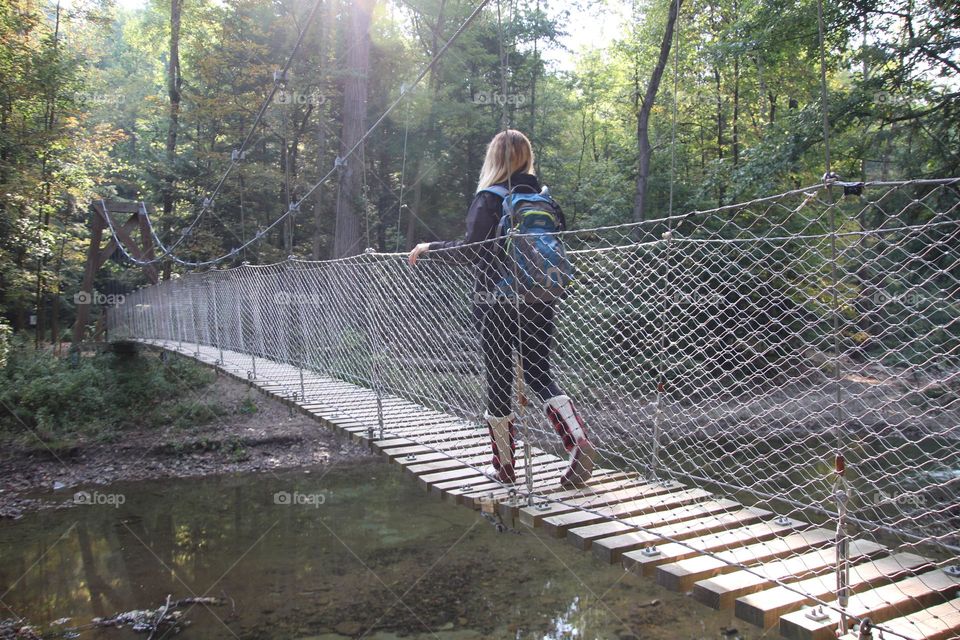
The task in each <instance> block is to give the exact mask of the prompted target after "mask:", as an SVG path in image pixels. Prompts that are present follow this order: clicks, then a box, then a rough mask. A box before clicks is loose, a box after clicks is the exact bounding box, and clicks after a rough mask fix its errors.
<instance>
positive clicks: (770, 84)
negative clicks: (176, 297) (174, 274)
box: [0, 0, 960, 340]
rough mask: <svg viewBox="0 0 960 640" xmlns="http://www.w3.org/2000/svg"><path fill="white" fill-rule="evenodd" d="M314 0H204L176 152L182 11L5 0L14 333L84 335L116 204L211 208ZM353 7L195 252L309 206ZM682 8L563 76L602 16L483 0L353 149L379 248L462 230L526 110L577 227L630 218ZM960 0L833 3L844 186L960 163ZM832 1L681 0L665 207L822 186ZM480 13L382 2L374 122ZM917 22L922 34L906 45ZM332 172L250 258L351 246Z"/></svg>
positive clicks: (107, 274)
mask: <svg viewBox="0 0 960 640" xmlns="http://www.w3.org/2000/svg"><path fill="white" fill-rule="evenodd" d="M310 6H312V1H308V0H294V1H292V2H279V3H262V2H255V1H253V0H227V1H226V2H215V1H214V0H198V1H196V2H190V3H184V5H183V15H182V20H181V32H180V73H181V76H182V78H183V81H184V82H183V87H182V96H181V98H182V99H181V103H180V108H179V112H178V114H177V118H178V126H177V127H176V129H175V132H176V134H177V136H176V148H175V150H174V152H173V153H172V154H168V153H167V150H166V145H167V139H168V133H169V131H170V130H171V126H172V125H171V120H170V116H171V109H170V106H171V105H170V97H169V95H168V91H167V87H166V73H167V65H168V64H169V46H170V39H171V32H170V15H169V11H170V5H169V3H154V2H151V3H147V4H146V5H145V6H143V7H142V8H138V9H134V10H128V9H121V8H119V7H117V6H116V5H115V4H112V3H99V2H81V3H79V4H78V6H77V7H76V8H74V9H71V10H70V11H65V10H61V11H60V12H59V14H58V13H57V12H56V10H55V9H54V8H53V7H52V6H46V5H44V4H43V3H42V1H41V0H11V1H9V2H6V3H3V4H2V5H0V75H2V77H3V78H4V83H3V86H2V87H0V283H2V286H0V314H3V315H6V316H7V317H9V318H10V319H11V320H12V323H13V325H14V327H15V329H17V330H25V329H26V328H27V327H28V326H29V322H28V318H29V317H30V315H33V314H36V315H37V316H38V320H39V323H40V326H39V327H38V334H39V335H40V336H50V339H51V340H55V339H57V338H59V337H62V336H63V335H64V332H63V327H66V326H69V324H70V321H71V319H72V313H73V304H72V294H73V293H75V292H76V290H77V287H78V284H79V282H80V278H81V274H82V267H83V262H84V259H85V250H86V243H87V242H88V229H87V226H88V215H87V211H88V206H89V204H90V202H91V201H92V200H93V199H95V198H99V197H104V196H107V197H121V198H129V199H139V198H143V199H145V200H146V201H147V202H148V203H149V204H153V205H155V206H157V207H158V208H159V209H160V210H161V212H162V194H163V192H164V190H165V189H167V188H168V185H169V186H170V188H171V189H172V197H173V211H172V212H170V213H169V214H166V215H164V214H162V213H159V214H157V216H156V223H157V228H158V231H159V232H160V233H161V235H164V236H168V237H175V236H176V232H177V231H178V230H179V229H181V228H182V227H183V226H184V225H185V224H186V223H187V221H189V220H191V219H192V218H193V216H194V214H195V213H196V212H197V205H198V200H199V199H201V198H202V194H205V193H207V192H208V190H209V188H210V185H211V184H212V183H215V182H216V181H217V179H218V178H219V177H220V175H221V174H222V172H223V171H224V169H225V168H226V167H227V166H228V164H229V162H230V153H231V150H232V149H234V148H235V147H236V146H237V145H238V144H239V142H240V141H241V140H243V139H244V137H245V136H246V135H247V133H248V132H249V127H250V124H251V122H252V118H253V114H255V113H256V112H257V111H258V109H259V108H260V105H261V102H262V101H263V99H264V97H265V95H266V94H267V92H268V91H269V89H270V88H271V86H272V85H271V83H272V73H273V71H274V70H275V69H276V68H278V67H279V66H281V65H282V64H283V63H284V62H285V60H286V56H287V55H288V53H289V51H290V48H291V46H292V43H293V41H294V40H295V38H296V37H297V36H298V35H299V29H300V28H301V27H302V25H303V19H304V17H305V14H306V12H307V10H308V9H309V7H310ZM351 6H352V5H351V4H350V3H347V2H345V1H344V0H326V1H325V2H324V3H323V5H322V7H321V9H320V14H319V15H318V18H317V20H316V21H315V23H314V24H313V26H312V27H311V28H310V30H309V31H307V32H306V34H305V38H304V43H303V47H302V49H301V53H300V55H298V56H297V58H296V59H295V60H294V63H293V67H292V70H291V74H290V78H289V80H288V82H287V83H286V85H284V87H283V88H282V92H283V94H284V95H286V96H288V97H290V98H291V99H290V100H287V101H285V102H284V101H279V100H274V101H273V102H271V103H270V104H268V105H267V107H266V110H265V111H264V114H263V119H262V121H261V124H260V126H259V127H258V129H257V130H256V131H255V132H254V135H253V136H252V137H251V138H250V142H249V144H248V146H247V150H246V157H245V159H244V161H243V162H242V164H241V165H239V166H238V167H236V168H235V169H234V171H233V172H232V173H231V175H230V176H229V178H228V179H227V180H226V181H224V182H223V184H222V188H221V191H220V193H219V195H218V197H217V199H216V206H215V209H214V211H213V215H207V216H205V217H204V219H203V221H202V222H201V224H199V225H198V226H197V227H196V228H195V229H194V231H193V233H192V234H191V236H190V237H189V238H188V239H187V241H185V242H184V243H183V244H182V245H181V251H180V253H182V255H183V256H184V257H186V258H209V257H211V256H213V255H220V254H223V253H225V252H227V251H229V250H230V249H231V248H233V247H236V246H238V245H239V244H241V243H242V242H244V241H246V240H248V239H250V238H251V237H252V236H253V235H254V234H256V233H258V232H259V231H260V230H265V229H266V228H267V227H268V225H270V223H271V222H272V221H274V220H275V219H276V218H277V217H278V216H279V215H281V214H282V213H283V212H284V211H285V210H286V208H287V200H288V197H289V198H292V199H295V198H297V197H299V196H300V195H302V194H304V193H305V192H306V190H307V189H308V188H309V187H311V186H312V185H313V184H314V183H315V181H317V180H318V179H319V178H320V177H322V176H324V175H326V174H327V173H328V172H329V171H330V168H331V167H332V166H333V165H334V161H335V159H336V158H337V157H338V156H339V155H340V154H341V153H342V151H343V150H342V149H341V148H340V144H339V137H340V134H341V130H342V126H343V124H344V118H343V116H344V106H343V95H342V93H343V91H342V87H343V85H344V84H345V82H346V80H348V79H349V78H351V77H353V76H354V75H355V74H356V70H353V69H348V68H346V66H345V65H346V62H345V60H346V53H347V51H348V50H349V49H350V48H351V47H353V46H354V45H355V43H353V42H351V37H350V35H349V26H350V25H349V23H350V20H349V14H350V7H351ZM668 6H669V3H668V2H666V1H665V0H647V1H645V2H633V3H618V2H614V3H612V4H610V6H609V10H610V11H611V12H614V11H619V12H620V14H621V15H623V16H625V17H626V19H625V20H622V21H621V22H623V24H624V27H623V29H622V31H621V34H620V37H619V39H617V40H615V41H614V42H612V43H610V44H609V45H608V46H605V47H600V48H596V49H585V50H584V51H581V52H577V53H576V54H571V58H570V59H569V61H568V63H567V65H566V68H562V69H561V68H557V66H556V65H552V64H549V63H548V62H547V54H546V53H545V52H546V50H547V49H548V48H550V47H553V46H557V45H558V44H562V43H563V42H564V41H563V39H562V38H563V34H564V32H565V31H567V32H571V31H574V30H576V29H578V28H580V26H579V25H578V24H577V22H576V18H577V14H576V9H574V8H573V7H572V6H571V10H572V11H573V13H572V14H571V15H569V16H565V15H564V13H563V10H564V8H565V7H563V6H562V5H557V6H550V5H547V4H546V3H541V2H539V1H538V0H522V1H520V2H516V3H513V4H511V5H510V7H509V8H504V9H505V12H504V13H503V14H502V15H501V18H502V23H501V24H498V20H497V15H496V12H495V11H492V10H490V11H485V12H482V13H481V14H480V15H479V16H478V18H477V19H476V21H475V22H474V23H473V24H472V25H471V27H470V28H469V29H467V30H466V31H465V32H464V33H463V34H462V35H461V37H460V39H459V40H458V41H457V42H456V44H454V45H453V46H452V47H451V48H450V49H449V51H448V52H447V54H446V55H444V57H443V58H442V60H441V61H440V63H439V64H437V65H436V66H434V67H433V69H431V71H430V73H428V74H427V76H426V77H425V78H424V79H423V81H422V82H421V83H420V84H419V85H418V86H417V87H415V88H409V86H408V87H407V88H408V89H409V91H408V92H407V93H406V96H407V97H406V100H405V101H404V103H402V104H401V105H400V106H399V107H398V108H397V109H395V110H394V111H393V112H392V113H391V114H390V115H389V116H388V117H386V118H385V119H384V120H383V121H382V122H381V124H380V125H379V127H378V129H377V130H376V131H374V132H373V135H372V136H371V138H370V139H369V140H368V142H367V144H366V145H365V147H364V149H363V153H362V154H358V155H357V156H356V157H354V158H351V160H350V162H351V163H352V166H361V167H362V170H363V176H364V187H363V192H362V194H359V196H358V197H359V198H360V199H362V200H363V202H362V206H358V207H357V210H358V211H361V212H362V215H363V219H362V220H361V228H362V232H361V236H362V237H361V245H362V246H358V247H357V250H360V249H362V248H363V247H365V246H374V247H376V248H378V249H380V250H391V251H392V250H396V249H404V248H405V247H408V246H410V245H412V244H413V243H415V242H417V241H421V240H432V239H449V238H453V237H457V236H459V235H461V234H462V233H463V217H464V211H465V207H466V205H467V204H468V202H469V200H470V198H471V195H472V193H473V191H474V188H475V186H476V177H477V174H478V171H479V168H480V164H481V162H482V159H483V154H484V149H485V145H486V143H487V142H488V141H489V139H490V137H491V136H492V134H493V133H494V132H495V131H497V130H498V129H499V128H501V127H502V126H503V124H504V122H509V123H510V124H511V125H512V126H515V127H517V128H520V129H522V130H524V131H526V132H527V133H529V134H530V136H531V138H532V140H533V143H534V146H535V150H536V153H537V157H538V162H537V169H538V172H539V173H540V174H541V175H542V177H543V178H544V181H545V182H546V183H547V184H549V185H550V187H551V189H552V192H553V193H554V195H555V196H556V197H557V198H558V200H559V201H560V202H561V203H562V204H563V206H564V209H565V211H566V212H567V216H568V220H569V221H570V222H571V224H572V225H573V226H575V227H580V228H586V227H590V226H596V225H612V224H617V223H623V222H629V221H631V220H632V219H633V218H634V217H635V212H634V211H633V208H634V193H635V189H636V180H637V171H638V162H637V157H638V151H637V148H638V145H637V114H638V110H639V108H640V106H641V100H642V98H641V96H643V95H644V92H645V88H646V83H647V81H648V79H649V77H650V72H651V70H652V68H653V67H654V64H655V62H656V59H657V56H658V54H659V46H660V41H661V39H662V37H663V29H664V23H665V17H666V15H667V8H668ZM945 7H946V5H944V4H943V3H937V2H933V1H931V0H920V1H919V2H916V3H912V4H910V5H909V6H908V7H901V6H900V3H894V2H892V1H891V0H883V1H881V2H879V3H874V4H871V5H869V6H868V5H862V4H861V5H857V4H842V3H841V4H827V5H826V15H825V21H826V27H827V29H826V35H827V40H826V42H825V52H826V55H825V59H824V63H825V65H826V80H827V86H828V90H829V99H828V107H829V108H828V115H829V119H830V124H831V128H830V142H831V152H832V153H831V159H832V168H833V169H834V170H836V171H838V172H839V173H840V174H841V176H842V177H844V178H847V179H881V180H888V179H902V178H911V177H931V176H935V177H942V176H948V175H955V174H957V173H958V171H960V157H958V155H957V154H956V152H955V150H956V149H957V148H960V109H957V108H956V104H957V100H956V98H957V85H956V82H955V73H956V70H957V69H958V68H960V67H958V65H960V61H958V60H957V53H956V52H957V48H956V47H955V46H953V45H954V44H955V43H956V41H957V38H958V37H960V33H958V25H957V22H956V18H955V16H953V15H952V14H951V13H950V12H949V11H948V10H947V8H945ZM816 8H817V7H816V3H815V2H813V0H796V1H794V2H786V1H785V0H685V1H684V3H683V6H682V9H681V13H680V18H679V23H678V25H679V28H680V30H681V37H680V39H679V42H680V44H681V46H680V48H679V50H675V51H672V52H671V56H670V58H669V62H668V64H667V67H666V69H665V73H664V77H663V82H662V84H661V88H660V91H659V94H658V95H657V97H656V102H655V104H654V108H653V111H652V115H651V121H650V140H651V143H652V146H653V153H652V158H651V171H650V181H649V187H648V200H647V202H648V205H647V210H646V211H645V212H644V216H645V217H647V218H653V217H660V216H662V215H664V214H666V213H669V212H671V203H672V212H673V213H679V212H682V211H685V210H691V209H709V208H711V207H713V206H716V205H721V204H729V203H732V202H736V201H742V200H746V199H749V198H753V197H756V196H759V195H766V194H770V193H774V192H779V191H782V190H784V189H788V188H795V187H797V186H800V185H804V184H810V183H813V182H816V181H817V180H819V178H820V176H821V175H822V174H823V171H824V169H825V166H824V162H825V160H824V151H825V149H824V141H823V127H822V120H823V118H822V116H823V105H822V104H821V96H820V74H819V70H820V53H819V43H818V39H817V29H816V15H817V12H816ZM471 10H472V6H471V5H469V4H454V5H451V4H450V3H444V2H440V1H438V0H410V1H405V2H402V3H395V2H393V1H392V0H384V1H383V2H380V3H378V4H377V5H376V6H375V10H374V13H373V21H372V28H371V33H370V39H371V48H370V65H369V71H368V73H367V83H368V92H367V93H368V96H367V114H366V115H367V123H368V124H370V123H372V122H374V121H375V120H376V119H377V118H378V117H379V116H380V114H381V113H383V112H384V111H385V110H386V109H387V107H388V106H389V105H390V104H392V103H393V101H394V100H395V99H396V98H397V97H398V96H399V95H400V92H401V89H402V88H403V87H404V85H409V83H410V82H411V81H412V80H413V78H414V77H415V76H416V74H417V72H418V71H419V70H420V69H421V68H423V66H424V65H425V64H426V63H427V62H428V61H429V60H430V59H431V58H432V57H433V55H434V54H435V53H436V51H437V49H438V48H439V47H440V46H441V45H442V43H443V42H444V41H445V40H446V39H447V38H448V37H449V36H450V35H452V33H453V31H454V30H455V28H456V27H457V26H458V25H460V24H461V23H462V22H463V20H464V19H465V18H466V17H467V15H468V14H469V12H470V11H471ZM591 10H600V9H591ZM905 12H906V13H905ZM611 15H612V13H611ZM58 19H59V20H58ZM903 20H907V23H908V24H910V25H912V26H911V28H912V29H913V32H912V33H911V34H910V35H909V37H907V36H905V35H904V32H903V29H904V27H903V24H902V21H903ZM864 31H866V32H865V33H864ZM501 45H502V48H503V50H502V51H501ZM501 53H502V54H503V59H501ZM674 55H676V56H677V58H676V60H675V59H674ZM502 63H503V64H502ZM504 84H505V85H506V86H505V88H504ZM674 87H676V89H674ZM674 114H676V117H675V118H674ZM335 182H336V181H335V179H331V180H330V181H328V183H327V184H326V185H325V186H323V187H321V188H319V189H318V190H317V191H316V192H314V194H313V196H312V197H311V199H310V200H309V201H307V202H306V203H304V207H303V211H302V213H301V214H300V215H298V216H296V217H294V218H293V219H291V222H290V224H289V226H288V225H275V226H273V227H272V228H271V229H270V231H269V232H264V235H263V238H262V240H261V241H260V242H258V243H257V244H256V245H255V246H253V247H251V248H250V249H248V250H247V251H245V252H242V253H238V254H237V255H236V256H235V259H234V260H233V263H234V264H237V263H239V262H241V261H243V260H250V261H252V262H260V263H264V262H271V261H275V260H279V259H282V258H284V257H286V256H287V255H289V254H290V253H294V254H296V255H300V256H308V255H312V256H315V257H318V258H325V257H329V255H330V247H331V246H332V245H333V241H332V240H333V235H334V233H335V220H336V218H337V215H336V214H337V204H336V203H337V201H338V195H337V189H336V186H335ZM401 195H402V200H401ZM288 239H289V242H290V244H289V246H288ZM128 266H129V265H124V264H122V261H119V260H118V261H117V262H112V261H111V262H108V263H107V264H106V266H105V267H104V269H103V270H102V271H101V273H100V274H99V275H98V277H97V282H96V283H95V285H96V288H97V289H98V290H100V291H104V292H118V291H124V290H127V289H129V288H132V287H136V286H139V285H141V284H143V282H144V278H143V275H142V273H141V272H140V271H139V270H137V269H132V268H127V267H128ZM174 268H176V267H174ZM38 310H39V312H38Z"/></svg>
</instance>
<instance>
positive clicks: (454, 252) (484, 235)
mask: <svg viewBox="0 0 960 640" xmlns="http://www.w3.org/2000/svg"><path fill="white" fill-rule="evenodd" d="M500 211H501V199H500V197H499V196H497V195H496V194H494V193H490V192H488V191H482V192H480V193H478V194H477V195H476V196H474V198H473V202H472V203H470V209H469V210H468V211H467V233H466V235H464V237H463V239H462V240H440V241H437V242H431V243H430V251H437V250H439V249H446V251H443V252H441V253H440V254H438V255H439V256H440V257H449V258H458V259H462V258H467V259H470V260H476V259H477V258H479V256H480V251H479V250H480V249H481V247H482V245H478V246H475V247H464V245H473V244H474V243H477V242H483V241H484V240H487V239H489V238H492V237H494V235H496V229H497V225H498V224H500Z"/></svg>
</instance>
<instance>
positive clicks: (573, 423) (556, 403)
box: [544, 395, 595, 487]
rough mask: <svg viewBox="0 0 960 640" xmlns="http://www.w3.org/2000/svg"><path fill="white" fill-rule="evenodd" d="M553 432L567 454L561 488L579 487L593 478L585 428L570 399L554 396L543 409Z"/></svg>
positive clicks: (589, 448)
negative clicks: (568, 455)
mask: <svg viewBox="0 0 960 640" xmlns="http://www.w3.org/2000/svg"><path fill="white" fill-rule="evenodd" d="M544 409H545V412H546V414H547V418H549V419H550V423H551V424H552V425H553V429H554V431H556V432H557V434H558V435H559V436H560V438H561V440H562V441H563V448H564V449H566V450H567V453H569V454H570V459H569V464H568V465H567V468H566V469H565V470H564V472H563V475H561V476H560V486H562V487H582V486H584V485H585V484H586V482H587V480H589V479H590V476H591V475H592V474H593V458H594V455H595V454H594V449H593V445H592V444H591V443H590V440H589V439H588V438H587V428H586V426H585V425H584V424H583V419H581V418H580V415H579V414H578V413H577V410H576V408H575V407H574V406H573V400H571V399H570V397H569V396H564V395H560V396H554V397H552V398H550V399H549V400H547V401H546V406H545V407H544Z"/></svg>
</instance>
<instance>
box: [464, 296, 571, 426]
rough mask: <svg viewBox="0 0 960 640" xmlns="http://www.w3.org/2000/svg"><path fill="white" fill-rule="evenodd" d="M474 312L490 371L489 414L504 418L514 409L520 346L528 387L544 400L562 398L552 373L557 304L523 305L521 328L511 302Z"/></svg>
mask: <svg viewBox="0 0 960 640" xmlns="http://www.w3.org/2000/svg"><path fill="white" fill-rule="evenodd" d="M473 312H474V318H475V319H476V321H477V325H478V326H477V328H478V330H479V331H480V348H481V350H482V351H483V364H484V366H485V367H486V369H487V412H489V413H490V414H491V415H493V416H501V417H502V416H506V415H509V414H510V412H511V411H512V410H513V408H512V395H513V393H512V392H513V369H514V358H513V353H514V350H516V349H517V348H518V347H519V350H520V355H521V356H522V363H523V378H524V380H525V381H526V384H527V387H528V388H529V389H530V390H532V391H533V392H534V393H535V394H537V395H538V396H540V399H541V400H546V399H547V398H552V397H554V396H558V395H560V389H559V388H558V387H557V384H556V382H554V380H553V375H552V374H551V373H550V347H551V342H552V340H553V327H554V322H553V312H554V309H553V305H551V304H521V305H520V314H519V315H520V322H519V326H518V323H517V309H516V306H515V305H514V304H513V303H511V302H507V303H505V304H477V305H474V308H473Z"/></svg>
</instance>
